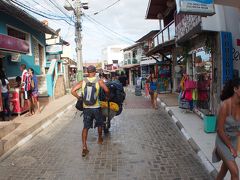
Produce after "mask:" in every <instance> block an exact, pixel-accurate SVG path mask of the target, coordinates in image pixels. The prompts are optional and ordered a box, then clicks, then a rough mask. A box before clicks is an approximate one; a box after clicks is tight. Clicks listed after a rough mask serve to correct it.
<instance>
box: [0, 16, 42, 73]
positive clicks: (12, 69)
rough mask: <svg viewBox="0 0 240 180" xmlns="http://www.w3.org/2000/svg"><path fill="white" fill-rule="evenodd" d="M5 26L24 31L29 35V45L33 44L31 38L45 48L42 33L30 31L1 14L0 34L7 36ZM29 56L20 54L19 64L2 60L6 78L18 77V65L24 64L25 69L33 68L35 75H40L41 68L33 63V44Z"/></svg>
mask: <svg viewBox="0 0 240 180" xmlns="http://www.w3.org/2000/svg"><path fill="white" fill-rule="evenodd" d="M7 25H10V26H13V27H15V28H18V29H20V30H22V31H25V32H27V33H29V34H30V39H31V43H32V42H33V41H32V39H33V37H34V38H35V39H37V40H38V41H39V42H40V43H41V44H42V45H43V46H44V48H45V45H46V44H45V34H44V33H42V32H38V31H36V30H34V29H32V28H31V27H30V26H27V25H25V24H24V23H22V22H21V21H19V20H18V19H16V18H14V17H11V16H9V15H7V14H4V13H1V16H0V33H1V34H7ZM31 49H32V50H31V54H29V55H25V54H21V62H11V61H10V60H7V59H4V60H3V68H4V69H5V71H6V74H7V76H8V77H15V76H20V75H21V72H20V65H21V64H26V65H27V68H30V67H31V68H33V69H34V71H35V74H36V75H39V74H41V68H40V66H39V65H35V63H34V52H33V43H32V44H31Z"/></svg>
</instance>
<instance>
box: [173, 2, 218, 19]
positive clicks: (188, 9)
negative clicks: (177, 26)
mask: <svg viewBox="0 0 240 180" xmlns="http://www.w3.org/2000/svg"><path fill="white" fill-rule="evenodd" d="M176 4H177V13H185V14H195V15H201V16H207V15H213V14H215V10H214V2H213V0H176Z"/></svg>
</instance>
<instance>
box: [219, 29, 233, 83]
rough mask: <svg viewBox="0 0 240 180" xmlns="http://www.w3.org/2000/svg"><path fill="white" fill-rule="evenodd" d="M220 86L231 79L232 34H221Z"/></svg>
mask: <svg viewBox="0 0 240 180" xmlns="http://www.w3.org/2000/svg"><path fill="white" fill-rule="evenodd" d="M221 51H222V84H225V82H226V81H228V80H231V79H232V78H233V54H232V52H233V45H232V33H230V32H221Z"/></svg>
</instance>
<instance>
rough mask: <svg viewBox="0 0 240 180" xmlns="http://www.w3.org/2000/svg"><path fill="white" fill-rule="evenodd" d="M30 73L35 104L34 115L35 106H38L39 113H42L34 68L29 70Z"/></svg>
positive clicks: (32, 96)
mask: <svg viewBox="0 0 240 180" xmlns="http://www.w3.org/2000/svg"><path fill="white" fill-rule="evenodd" d="M28 73H29V75H30V77H31V98H32V103H33V113H34V112H35V105H37V111H38V113H40V112H41V111H40V103H39V99H38V97H39V93H38V79H37V76H36V75H35V74H34V70H33V69H32V68H29V69H28Z"/></svg>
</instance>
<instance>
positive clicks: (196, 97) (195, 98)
mask: <svg viewBox="0 0 240 180" xmlns="http://www.w3.org/2000/svg"><path fill="white" fill-rule="evenodd" d="M192 100H193V101H196V100H198V91H197V90H193V91H192Z"/></svg>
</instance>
